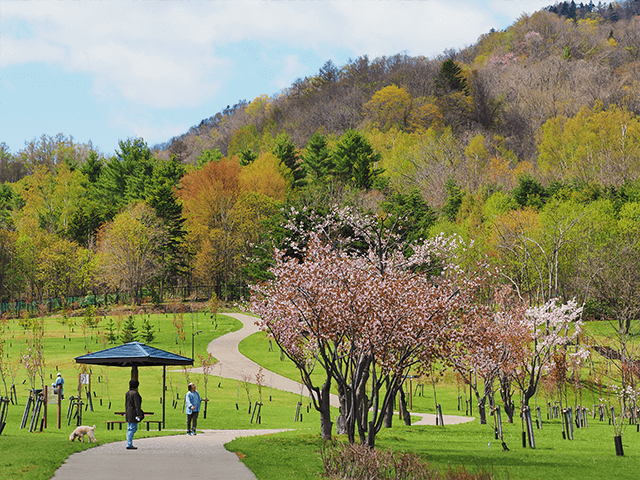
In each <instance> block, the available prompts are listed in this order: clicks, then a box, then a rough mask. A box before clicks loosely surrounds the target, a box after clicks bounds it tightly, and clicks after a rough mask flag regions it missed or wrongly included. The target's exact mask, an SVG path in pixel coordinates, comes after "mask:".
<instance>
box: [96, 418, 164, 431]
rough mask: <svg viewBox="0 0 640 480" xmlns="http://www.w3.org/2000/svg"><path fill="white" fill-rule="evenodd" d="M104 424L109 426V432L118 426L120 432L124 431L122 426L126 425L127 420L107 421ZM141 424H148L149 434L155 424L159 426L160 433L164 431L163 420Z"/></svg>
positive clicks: (143, 421) (147, 421) (145, 421)
mask: <svg viewBox="0 0 640 480" xmlns="http://www.w3.org/2000/svg"><path fill="white" fill-rule="evenodd" d="M104 423H106V424H107V430H114V427H115V426H116V425H118V426H119V427H120V430H122V425H123V424H126V423H127V422H126V421H125V420H107V421H105V422H104ZM140 423H146V424H147V432H148V431H149V430H150V429H151V427H150V425H149V424H151V423H155V424H157V425H158V431H159V432H160V431H162V420H142V422H140Z"/></svg>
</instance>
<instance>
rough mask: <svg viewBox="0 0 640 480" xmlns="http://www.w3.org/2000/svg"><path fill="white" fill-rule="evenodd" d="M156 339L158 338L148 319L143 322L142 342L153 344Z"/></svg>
mask: <svg viewBox="0 0 640 480" xmlns="http://www.w3.org/2000/svg"><path fill="white" fill-rule="evenodd" d="M155 338H156V336H155V335H154V334H153V327H152V326H151V322H149V319H148V318H145V319H144V321H143V322H142V341H143V342H144V343H151V342H153V340H154V339H155Z"/></svg>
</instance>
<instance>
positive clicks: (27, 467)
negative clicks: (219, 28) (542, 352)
mask: <svg viewBox="0 0 640 480" xmlns="http://www.w3.org/2000/svg"><path fill="white" fill-rule="evenodd" d="M147 318H148V319H149V320H150V322H151V323H152V325H153V326H154V333H156V339H155V340H154V341H153V342H152V345H153V346H155V347H158V348H162V349H165V350H170V351H175V352H176V353H180V354H182V355H186V356H191V340H192V338H193V341H194V349H195V353H196V355H197V354H198V353H200V354H204V353H205V351H206V346H207V344H208V343H209V342H210V341H211V340H212V339H213V338H216V337H217V336H219V335H222V334H224V333H226V332H229V331H233V330H237V329H238V328H239V327H240V323H239V322H238V321H236V320H235V319H233V318H231V317H227V316H224V315H219V316H218V320H217V322H213V321H212V319H211V318H210V317H209V316H208V315H204V314H197V315H194V316H193V317H191V315H190V314H187V315H184V317H183V320H184V324H185V327H184V330H185V335H184V338H183V339H181V338H179V336H177V335H176V331H175V327H174V325H173V321H174V318H173V315H150V316H147ZM192 320H193V325H194V327H193V331H194V332H197V331H199V330H200V331H201V332H202V333H199V334H197V335H195V336H193V337H192V335H191V331H192V330H191V322H192ZM79 321H80V319H77V320H76V322H79ZM105 323H106V321H105V320H103V321H102V322H101V323H100V324H99V327H98V329H97V330H96V331H93V332H91V331H85V332H83V329H82V328H81V327H80V324H79V323H76V325H75V326H73V327H67V326H63V325H62V324H61V323H60V321H59V318H55V317H54V318H50V319H47V320H46V332H47V333H46V339H45V340H46V342H45V346H46V351H45V361H46V365H47V368H46V379H45V380H46V382H47V383H51V382H53V379H54V378H55V373H56V372H57V371H61V372H62V373H63V375H64V377H65V379H66V383H65V393H66V397H67V399H68V397H69V396H70V395H73V394H74V389H75V388H77V378H78V373H79V371H78V370H77V369H76V366H75V365H74V362H73V358H74V357H76V356H79V355H82V354H84V353H86V352H87V351H88V350H89V351H96V350H100V349H102V348H104V347H105V346H104V345H103V342H102V340H101V336H100V335H99V334H98V332H99V331H100V330H102V329H103V328H104V325H105ZM136 325H137V327H138V329H139V330H141V326H142V319H141V318H140V317H137V321H136ZM590 328H591V329H592V330H593V331H597V332H598V333H599V334H600V333H602V332H604V331H606V330H605V327H604V326H602V325H590ZM2 335H3V338H4V339H5V340H6V343H5V356H6V355H8V356H9V357H8V359H9V361H15V359H17V358H18V357H19V355H20V352H21V350H22V351H24V345H25V341H24V337H25V335H24V331H23V330H22V328H21V327H20V326H19V324H18V322H17V321H15V320H14V321H10V322H8V323H7V324H5V325H4V330H3V333H2ZM109 346H111V345H106V347H107V348H108V347H109ZM273 347H275V345H272V346H270V345H269V341H268V340H267V338H266V336H265V334H264V333H257V334H255V335H252V336H251V337H250V338H248V339H247V340H245V341H244V342H242V344H241V346H240V350H241V352H243V353H244V354H245V355H247V356H249V357H250V358H252V359H253V360H254V361H256V362H258V363H259V364H261V365H263V366H264V367H265V368H267V369H270V370H273V371H276V372H278V373H281V374H283V375H285V376H287V377H289V378H292V379H294V380H299V375H298V373H297V371H296V370H295V368H294V367H293V365H292V364H291V362H289V361H288V360H286V359H285V360H284V361H282V360H281V359H280V352H279V350H278V349H277V347H275V348H273ZM197 364H198V362H196V366H197ZM91 373H92V390H93V392H94V393H93V404H94V411H93V412H91V411H86V412H83V417H84V418H83V422H82V423H83V424H88V425H93V424H96V425H97V431H96V437H97V438H98V440H99V441H100V442H101V443H105V442H113V441H123V440H124V436H125V432H124V430H122V431H119V430H117V429H116V430H115V431H107V430H106V428H105V427H104V422H105V421H107V420H112V419H115V418H118V417H115V415H114V412H115V411H117V410H123V405H124V394H125V392H126V390H127V385H128V380H129V378H130V371H129V369H120V368H107V367H92V368H91ZM139 376H140V383H141V385H140V393H141V395H142V397H143V408H144V409H145V410H146V411H148V412H149V411H153V412H154V415H153V417H150V418H151V419H159V418H161V412H162V405H161V395H162V392H161V385H162V369H161V368H141V369H140V371H139ZM317 378H318V379H321V378H322V376H321V375H319V376H318V377H317ZM188 380H190V381H195V382H196V383H197V385H198V390H199V391H200V393H201V395H202V396H203V397H205V396H206V397H208V398H209V399H210V401H209V403H208V407H207V410H208V412H207V418H206V419H205V418H203V415H202V414H201V419H200V422H199V426H200V427H201V428H206V429H210V428H211V429H240V428H242V429H244V428H269V429H273V428H290V429H295V431H292V432H286V433H282V434H273V435H267V436H258V437H246V438H239V439H236V440H234V441H233V442H231V443H230V444H228V445H227V448H228V449H229V450H231V451H234V452H238V453H240V457H241V458H242V461H243V462H245V463H246V464H247V465H248V466H249V467H250V468H251V469H252V470H253V471H254V473H255V474H256V476H257V477H258V478H259V479H260V480H267V479H272V478H273V479H276V478H278V479H280V478H284V477H287V478H295V479H306V478H314V479H317V478H319V474H320V473H321V472H322V462H321V459H320V455H319V450H320V446H321V443H322V442H321V440H320V437H319V416H318V414H317V413H316V412H315V411H314V410H313V408H310V405H309V404H308V402H307V401H306V400H305V403H304V406H303V410H302V411H303V422H295V421H294V420H295V411H296V405H297V402H298V400H299V399H300V397H299V395H294V394H289V393H285V392H280V391H275V390H271V389H269V388H266V387H264V388H262V391H259V389H258V387H257V386H255V385H246V384H243V383H242V382H238V381H235V380H228V379H221V378H218V377H210V378H209V380H208V382H207V386H206V394H205V384H204V380H203V378H202V375H195V374H191V375H188V378H187V373H186V372H185V371H184V370H183V369H180V368H176V369H171V368H168V373H167V387H168V392H167V405H166V419H167V426H166V428H167V429H168V430H169V431H164V432H162V433H158V432H153V431H152V432H146V431H143V430H142V429H141V430H139V431H138V433H137V434H136V438H142V437H146V436H155V435H159V434H162V435H167V434H174V433H175V432H176V431H177V432H182V430H183V429H184V427H185V425H184V423H185V418H184V414H183V413H182V410H181V407H182V400H183V397H184V392H186V384H187V381H188ZM23 382H24V383H23ZM28 383H29V381H28V380H27V378H26V372H25V370H24V368H21V369H20V370H19V371H18V375H17V377H16V384H17V385H18V401H19V405H18V406H15V405H11V406H10V408H9V416H8V419H7V426H6V427H5V429H4V432H3V433H2V435H0V452H1V454H0V479H16V480H22V479H48V478H50V477H51V476H52V475H53V472H55V470H56V469H57V468H58V467H59V466H60V465H61V464H62V463H63V462H64V460H65V459H66V458H67V457H68V456H69V455H70V454H71V453H73V452H76V451H80V450H83V449H86V448H90V445H89V444H82V443H78V442H69V440H68V436H69V433H70V432H71V431H72V430H73V428H74V426H73V424H72V425H71V426H67V422H66V418H64V416H65V415H66V409H67V405H68V403H67V401H68V400H65V401H64V405H63V428H62V429H60V430H57V429H56V428H55V426H54V424H53V422H50V424H49V427H48V428H47V429H45V431H43V432H35V433H29V432H28V431H27V429H23V430H20V429H19V428H18V427H19V424H20V419H21V417H22V413H23V410H24V405H25V402H26V398H27V395H28V392H29V386H28ZM412 387H413V388H412V392H411V397H410V402H411V404H412V406H413V411H414V412H426V413H433V412H434V405H435V403H436V399H435V398H434V389H433V386H432V384H431V381H430V380H429V381H428V382H427V383H426V384H425V385H420V384H418V383H417V380H413V382H412ZM0 388H3V387H2V386H1V385H0ZM0 391H1V390H0ZM76 392H77V390H76ZM2 393H3V394H4V392H2ZM465 394H466V395H467V396H468V390H467V391H464V392H463V391H461V390H460V388H459V387H458V386H457V382H456V380H455V377H454V376H453V375H452V374H450V373H449V374H447V375H444V376H442V377H440V376H439V377H437V384H436V389H435V395H437V402H438V403H440V404H441V405H442V407H443V413H444V414H445V415H446V414H453V415H456V414H462V415H464V413H465V412H464V411H462V412H460V411H458V409H457V405H458V395H465ZM585 395H586V396H585V400H586V399H589V403H588V406H590V405H591V404H592V400H593V399H594V398H595V397H593V395H592V394H585ZM260 400H262V403H263V406H262V409H261V413H262V415H261V421H260V423H259V424H257V423H256V421H255V419H254V422H253V423H251V415H250V414H249V406H250V405H252V406H254V405H255V403H256V402H257V401H260ZM536 401H538V402H539V404H540V405H541V406H544V405H545V404H546V396H545V395H544V393H542V392H541V393H540V398H537V399H536ZM585 403H587V402H585ZM307 411H308V413H307ZM543 412H545V413H546V410H544V409H543ZM473 413H474V414H477V412H475V411H474V412H473ZM335 414H336V412H334V417H335ZM50 415H51V414H50ZM544 418H545V423H543V428H542V429H541V430H535V436H536V443H537V448H536V449H535V450H534V449H530V448H522V440H521V426H520V423H519V421H518V420H517V422H516V424H513V425H508V424H505V426H504V428H505V440H506V442H507V444H508V446H509V448H510V451H508V452H503V451H502V448H501V447H500V444H499V442H496V440H495V439H494V434H493V429H492V427H491V426H488V425H479V422H478V421H477V420H476V421H474V422H472V423H468V424H462V425H445V426H444V427H429V426H411V427H406V426H404V425H401V424H400V422H399V421H397V420H396V421H395V424H394V426H393V428H392V429H388V430H383V431H382V432H381V433H380V434H379V436H378V438H377V446H378V448H391V449H393V450H400V451H407V452H415V453H417V454H419V455H420V456H422V457H423V458H424V459H426V460H427V461H429V462H431V463H432V464H434V465H436V466H442V465H457V464H460V465H464V466H466V467H467V468H470V469H474V468H477V467H482V468H485V469H490V470H492V471H494V472H496V473H497V474H499V475H500V476H502V477H506V476H507V475H508V476H509V478H513V479H519V478H522V479H540V478H543V479H544V478H550V479H551V478H552V479H556V478H566V479H572V478H576V479H581V480H587V479H596V478H597V479H600V478H617V479H625V478H636V477H637V473H635V472H636V471H637V470H638V468H640V458H639V454H640V433H638V432H636V428H635V426H628V427H627V429H626V432H625V435H624V437H623V443H624V448H625V456H624V457H617V456H616V455H615V449H614V444H613V428H612V427H611V426H609V425H608V424H605V423H600V422H598V421H596V420H593V419H591V420H590V426H589V428H587V429H582V430H578V429H576V430H575V438H574V440H572V441H569V440H563V438H562V430H561V426H560V424H559V423H558V422H557V420H554V421H551V422H548V421H546V415H545V416H544ZM171 430H173V431H171ZM337 440H338V441H344V438H341V437H337ZM490 443H491V445H489V444H490Z"/></svg>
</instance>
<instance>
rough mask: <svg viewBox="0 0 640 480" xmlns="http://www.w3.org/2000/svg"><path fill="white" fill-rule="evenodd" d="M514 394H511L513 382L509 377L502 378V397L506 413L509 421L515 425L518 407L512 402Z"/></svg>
mask: <svg viewBox="0 0 640 480" xmlns="http://www.w3.org/2000/svg"><path fill="white" fill-rule="evenodd" d="M512 395H513V393H512V392H511V381H510V380H509V378H508V377H507V376H501V377H500V397H501V398H502V403H503V404H504V413H506V414H507V421H508V422H509V423H513V413H514V412H515V410H516V406H515V405H514V404H513V400H512V398H511V397H512Z"/></svg>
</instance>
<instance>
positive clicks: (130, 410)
mask: <svg viewBox="0 0 640 480" xmlns="http://www.w3.org/2000/svg"><path fill="white" fill-rule="evenodd" d="M138 385H139V382H138V379H136V378H132V379H131V380H129V391H128V392H127V393H126V395H125V397H124V411H125V419H126V420H127V450H136V449H137V448H138V447H134V446H133V435H134V433H136V430H138V423H139V422H141V421H142V419H143V418H144V413H143V412H142V397H141V396H140V394H139V393H138Z"/></svg>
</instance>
